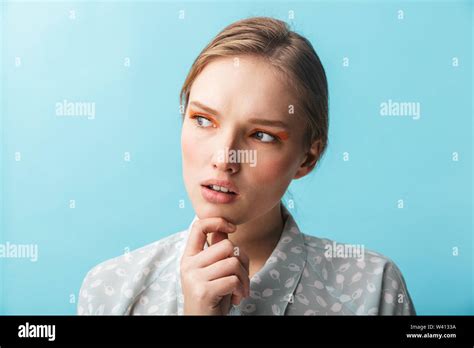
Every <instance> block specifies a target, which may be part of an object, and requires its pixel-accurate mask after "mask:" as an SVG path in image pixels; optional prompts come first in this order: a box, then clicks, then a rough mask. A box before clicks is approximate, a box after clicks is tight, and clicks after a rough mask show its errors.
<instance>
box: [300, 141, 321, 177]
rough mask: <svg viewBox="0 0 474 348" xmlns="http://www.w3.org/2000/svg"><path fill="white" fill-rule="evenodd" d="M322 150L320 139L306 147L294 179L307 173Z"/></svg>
mask: <svg viewBox="0 0 474 348" xmlns="http://www.w3.org/2000/svg"><path fill="white" fill-rule="evenodd" d="M321 150H322V142H321V140H320V139H319V140H315V141H314V142H313V143H312V144H311V147H310V148H309V149H308V151H307V152H306V155H305V157H304V159H303V161H302V162H301V165H300V167H299V168H298V171H297V172H296V174H295V176H294V179H299V178H302V177H303V176H305V175H307V174H309V173H310V172H311V171H312V170H313V168H314V166H315V165H316V163H317V162H318V160H319V155H320V154H321Z"/></svg>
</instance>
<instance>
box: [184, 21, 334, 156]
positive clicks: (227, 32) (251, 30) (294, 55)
mask: <svg viewBox="0 0 474 348" xmlns="http://www.w3.org/2000/svg"><path fill="white" fill-rule="evenodd" d="M239 55H256V56H259V57H262V58H264V59H266V60H267V61H268V62H269V63H270V64H271V65H272V66H273V67H275V68H276V69H277V70H279V71H280V72H281V73H283V76H284V77H286V81H287V82H288V83H289V85H290V87H291V88H293V90H294V92H295V96H296V98H297V103H296V104H297V105H296V106H295V109H296V110H301V112H296V113H295V115H292V117H294V116H297V117H301V119H302V120H304V121H305V122H307V124H306V126H307V127H306V134H305V136H304V138H303V144H304V145H305V146H308V145H311V144H312V143H313V142H314V141H316V140H319V141H320V152H319V155H318V159H319V158H321V156H322V155H323V153H324V152H325V149H326V147H327V137H328V127H329V118H328V86H327V80H326V73H325V71H324V68H323V65H322V64H321V61H320V60H319V57H318V55H317V54H316V52H315V50H314V48H313V46H312V45H311V43H310V42H309V41H308V40H307V39H306V38H304V37H303V36H301V35H299V34H297V33H295V32H294V31H291V30H290V29H289V27H288V25H287V24H286V23H285V22H283V21H281V20H278V19H274V18H269V17H251V18H247V19H242V20H239V21H237V22H234V23H232V24H230V25H228V26H227V27H225V28H224V29H223V30H222V31H221V32H220V33H219V34H218V35H217V36H216V37H215V38H214V39H213V40H212V41H211V42H210V43H209V44H208V45H207V46H206V47H205V48H204V49H203V50H202V51H201V53H200V54H199V55H198V57H197V58H196V59H195V61H194V63H193V65H192V67H191V69H190V71H189V73H188V75H187V77H186V80H185V82H184V84H183V87H182V88H181V93H180V104H181V105H184V113H183V115H184V114H185V113H186V108H187V105H188V102H189V93H190V90H191V86H192V84H193V82H194V80H195V79H196V77H197V76H198V75H199V73H200V72H201V71H202V70H203V69H204V67H205V66H206V65H208V64H209V63H210V62H211V61H213V60H214V59H216V58H219V57H235V56H239ZM298 106H299V108H300V109H299V108H298Z"/></svg>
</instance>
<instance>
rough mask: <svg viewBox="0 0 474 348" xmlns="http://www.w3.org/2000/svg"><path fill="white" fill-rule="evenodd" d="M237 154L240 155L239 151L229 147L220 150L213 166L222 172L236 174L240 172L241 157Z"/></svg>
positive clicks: (214, 158)
mask: <svg viewBox="0 0 474 348" xmlns="http://www.w3.org/2000/svg"><path fill="white" fill-rule="evenodd" d="M235 154H238V151H237V150H235V149H232V148H229V147H224V148H223V149H218V150H217V151H216V153H215V154H214V157H213V159H212V165H213V166H214V168H216V169H218V170H220V171H223V172H229V173H230V174H235V173H237V172H238V171H239V170H240V162H239V157H238V156H236V155H235Z"/></svg>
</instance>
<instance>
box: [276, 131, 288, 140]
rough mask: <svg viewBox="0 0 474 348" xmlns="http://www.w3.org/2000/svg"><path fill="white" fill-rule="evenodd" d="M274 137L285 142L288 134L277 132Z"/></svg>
mask: <svg viewBox="0 0 474 348" xmlns="http://www.w3.org/2000/svg"><path fill="white" fill-rule="evenodd" d="M276 135H277V136H278V137H279V138H280V139H281V140H287V139H288V133H287V132H278V133H276Z"/></svg>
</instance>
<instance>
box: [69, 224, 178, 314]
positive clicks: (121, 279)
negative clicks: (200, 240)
mask: <svg viewBox="0 0 474 348" xmlns="http://www.w3.org/2000/svg"><path fill="white" fill-rule="evenodd" d="M186 236H187V230H183V231H180V232H177V233H174V234H171V235H169V236H167V237H164V238H162V239H160V240H158V241H155V242H153V243H150V244H147V245H145V246H143V247H140V248H137V249H135V250H132V251H129V252H125V253H124V254H122V255H119V256H116V257H113V258H110V259H107V260H105V261H102V262H100V263H99V264H97V265H95V266H94V267H92V268H91V269H90V270H89V271H88V272H87V274H86V275H85V277H84V280H83V281H82V285H81V288H80V291H79V300H78V314H123V312H125V311H126V310H127V309H128V306H129V305H130V304H131V302H132V301H133V299H134V298H135V297H136V296H137V295H138V294H139V293H140V292H142V291H143V290H144V289H146V288H147V287H149V286H150V285H151V284H152V283H153V281H154V280H155V279H156V278H157V277H158V276H163V274H167V275H169V276H170V277H175V276H176V266H177V262H179V258H180V255H181V251H182V250H183V248H184V243H185V241H186ZM112 303H113V304H114V306H113V307H111V304H112ZM97 304H99V305H97Z"/></svg>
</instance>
